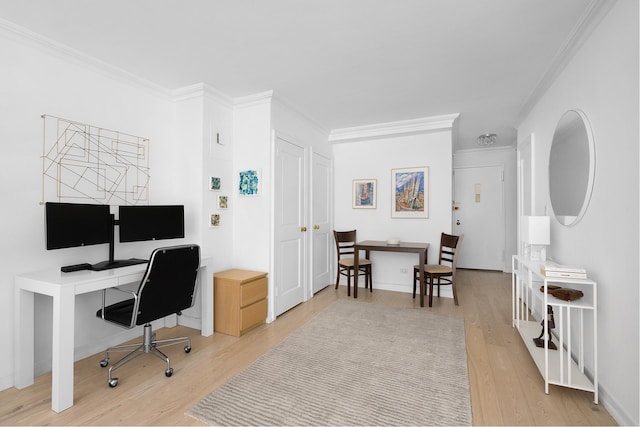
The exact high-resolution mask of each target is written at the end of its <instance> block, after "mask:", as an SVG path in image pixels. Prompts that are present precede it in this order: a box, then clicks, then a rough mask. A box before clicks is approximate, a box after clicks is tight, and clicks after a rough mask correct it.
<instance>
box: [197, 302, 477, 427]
mask: <svg viewBox="0 0 640 427" xmlns="http://www.w3.org/2000/svg"><path fill="white" fill-rule="evenodd" d="M276 321H277V320H276ZM187 414H188V415H191V416H192V417H194V418H197V419H199V420H200V421H202V422H205V423H207V424H210V425H242V426H245V425H251V426H254V425H265V426H266V425H268V426H272V425H278V426H281V425H296V426H301V425H314V426H315V425H332V426H339V425H340V426H341V425H351V426H355V425H368V426H379V425H394V426H397V425H471V403H470V398H469V379H468V373H467V356H466V348H465V337H464V320H463V319H461V318H457V317H451V316H445V315H438V314H433V313H429V312H428V311H426V310H425V309H419V310H418V309H406V308H405V309H401V308H394V307H387V306H382V305H378V304H373V303H367V302H359V301H354V300H340V301H336V302H335V303H333V304H331V305H330V306H329V307H327V308H326V309H325V310H324V311H323V312H321V313H320V314H318V315H317V316H316V317H314V318H313V319H311V320H310V321H309V322H307V323H306V324H304V325H303V326H302V327H300V328H299V329H298V330H297V331H295V332H294V333H293V334H291V335H290V336H289V337H287V338H286V339H285V340H284V341H282V342H281V343H280V344H278V345H277V346H275V347H274V348H272V349H271V350H269V351H268V352H267V353H265V354H264V355H262V356H261V357H260V358H258V359H257V360H256V361H255V362H253V363H252V364H251V365H250V366H249V367H247V368H246V369H245V370H243V371H242V372H240V373H239V374H238V375H236V376H235V377H233V378H231V379H230V380H229V381H227V382H226V383H225V384H223V385H222V386H220V387H219V388H218V389H216V390H214V391H213V392H212V393H211V394H209V395H208V396H207V397H205V398H204V399H203V400H201V401H200V402H199V403H197V404H196V405H195V406H194V407H193V408H191V409H190V410H189V411H187Z"/></svg>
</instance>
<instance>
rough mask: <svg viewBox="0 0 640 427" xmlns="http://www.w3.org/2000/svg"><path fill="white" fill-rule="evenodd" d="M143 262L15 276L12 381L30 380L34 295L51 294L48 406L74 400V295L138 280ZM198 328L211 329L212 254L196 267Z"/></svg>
mask: <svg viewBox="0 0 640 427" xmlns="http://www.w3.org/2000/svg"><path fill="white" fill-rule="evenodd" d="M146 268H147V264H138V265H132V266H129V267H121V268H115V269H111V270H104V271H89V270H82V271H76V272H73V273H62V272H61V271H60V269H51V270H45V271H39V272H35V273H30V274H24V275H21V276H17V277H16V279H15V333H14V372H15V374H14V375H15V378H14V386H15V388H17V389H22V388H25V387H28V386H30V385H32V384H33V380H34V295H35V294H42V295H48V296H51V297H53V318H52V326H53V337H52V352H51V357H52V364H51V409H53V410H54V411H56V412H62V411H64V410H65V409H67V408H70V407H71V406H73V365H74V355H73V354H74V322H75V296H76V295H79V294H84V293H87V292H93V291H99V290H102V289H106V288H112V287H115V286H119V285H125V284H128V283H135V282H139V281H140V280H142V276H143V275H144V272H145V270H146ZM198 276H199V281H200V291H201V305H202V319H201V334H202V336H210V335H211V334H213V268H212V259H211V258H210V257H209V258H202V260H201V262H200V271H199V274H198Z"/></svg>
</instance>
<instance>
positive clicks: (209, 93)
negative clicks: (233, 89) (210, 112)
mask: <svg viewBox="0 0 640 427" xmlns="http://www.w3.org/2000/svg"><path fill="white" fill-rule="evenodd" d="M171 94H172V96H173V101H174V102H180V101H187V100H189V99H193V98H200V97H207V98H210V99H212V100H213V101H215V102H217V103H219V104H221V105H222V106H224V107H227V108H232V107H233V98H232V97H230V96H228V95H227V94H225V93H223V92H221V91H219V90H218V89H216V88H214V87H213V86H210V85H208V84H206V83H196V84H193V85H190V86H185V87H181V88H178V89H175V90H173V91H172V92H171Z"/></svg>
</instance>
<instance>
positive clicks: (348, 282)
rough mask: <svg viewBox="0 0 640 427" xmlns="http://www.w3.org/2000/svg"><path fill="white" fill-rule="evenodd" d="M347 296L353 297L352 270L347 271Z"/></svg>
mask: <svg viewBox="0 0 640 427" xmlns="http://www.w3.org/2000/svg"><path fill="white" fill-rule="evenodd" d="M347 296H348V297H350V296H351V269H349V270H347Z"/></svg>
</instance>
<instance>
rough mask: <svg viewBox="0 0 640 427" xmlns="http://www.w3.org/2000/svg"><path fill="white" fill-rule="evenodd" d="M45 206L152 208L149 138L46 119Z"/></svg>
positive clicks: (43, 171)
mask: <svg viewBox="0 0 640 427" xmlns="http://www.w3.org/2000/svg"><path fill="white" fill-rule="evenodd" d="M42 119H43V122H44V123H43V141H42V202H44V201H45V200H47V201H54V200H55V201H63V202H64V201H67V202H69V201H74V200H76V199H83V200H85V201H91V200H93V201H94V202H97V203H100V204H113V205H137V204H148V202H149V183H150V179H151V175H150V169H149V140H148V139H147V138H142V137H139V136H134V135H129V134H126V133H122V132H119V131H113V130H109V129H104V128H100V127H97V126H92V125H88V124H84V123H79V122H75V121H72V120H67V119H62V118H59V117H55V116H49V115H46V114H43V115H42Z"/></svg>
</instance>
